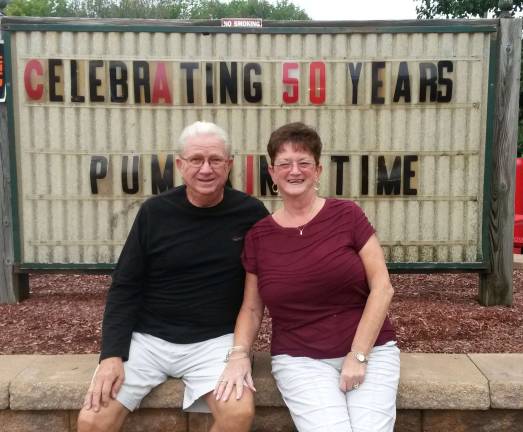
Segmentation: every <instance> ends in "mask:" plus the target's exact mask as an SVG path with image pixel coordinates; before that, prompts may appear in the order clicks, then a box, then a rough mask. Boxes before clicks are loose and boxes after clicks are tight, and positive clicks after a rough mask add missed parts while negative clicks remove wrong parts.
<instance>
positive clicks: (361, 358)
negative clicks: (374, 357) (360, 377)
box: [350, 351, 369, 364]
mask: <svg viewBox="0 0 523 432" xmlns="http://www.w3.org/2000/svg"><path fill="white" fill-rule="evenodd" d="M350 353H351V354H352V355H353V356H354V358H355V359H356V360H358V361H359V362H360V363H365V364H367V363H368V362H369V359H368V358H367V356H366V355H365V354H364V353H362V352H359V351H351V352H350Z"/></svg>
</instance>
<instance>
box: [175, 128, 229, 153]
mask: <svg viewBox="0 0 523 432" xmlns="http://www.w3.org/2000/svg"><path fill="white" fill-rule="evenodd" d="M198 135H214V136H216V137H217V138H219V139H220V140H221V141H222V142H223V145H224V146H225V153H226V154H227V156H230V155H231V144H230V142H229V135H227V132H225V131H224V130H223V129H222V128H221V127H220V126H218V125H216V124H214V123H211V122H205V121H197V122H194V123H193V124H190V125H189V126H187V127H186V128H185V129H184V130H183V131H182V133H181V134H180V139H179V140H178V141H179V142H180V152H182V153H183V152H184V151H185V148H186V146H187V141H188V140H189V138H193V137H195V136H198Z"/></svg>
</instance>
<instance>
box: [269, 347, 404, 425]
mask: <svg viewBox="0 0 523 432" xmlns="http://www.w3.org/2000/svg"><path fill="white" fill-rule="evenodd" d="M343 360H344V358H343V357H341V358H336V359H325V360H316V359H311V358H309V357H291V356H288V355H277V356H274V357H273V358H272V373H273V375H274V378H275V379H276V383H277V385H278V388H279V390H280V392H281V394H282V396H283V399H284V401H285V403H286V404H287V407H288V408H289V411H290V413H291V416H292V419H293V421H294V424H295V426H296V428H297V429H298V431H299V432H392V431H393V430H394V421H395V419H396V393H397V389H398V383H399V376H400V356H399V349H398V348H397V347H396V344H395V342H388V343H387V344H385V345H382V346H377V347H374V348H373V349H372V351H371V353H370V355H369V363H368V365H367V371H366V373H365V380H364V382H363V384H361V385H360V386H359V388H358V389H355V390H351V391H348V392H347V393H343V392H342V391H341V390H340V388H339V380H340V371H341V366H342V364H343Z"/></svg>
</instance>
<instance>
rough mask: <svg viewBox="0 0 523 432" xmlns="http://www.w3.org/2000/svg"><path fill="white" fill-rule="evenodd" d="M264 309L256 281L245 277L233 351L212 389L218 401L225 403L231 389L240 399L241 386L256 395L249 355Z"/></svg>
mask: <svg viewBox="0 0 523 432" xmlns="http://www.w3.org/2000/svg"><path fill="white" fill-rule="evenodd" d="M263 309H264V305H263V302H262V299H261V297H260V294H259V292H258V277H257V276H256V275H255V274H252V273H247V274H246V276H245V290H244V294H243V303H242V306H241V308H240V312H239V314H238V318H237V319H236V327H235V329H234V350H231V351H230V353H229V356H228V361H227V366H226V367H225V369H224V371H223V373H222V376H221V377H220V381H218V383H216V388H215V389H214V394H215V395H216V399H217V400H219V399H222V400H224V401H226V400H228V399H229V396H230V394H231V393H232V390H233V387H234V386H236V399H240V398H241V397H242V394H243V385H244V383H245V384H247V386H248V387H249V388H250V389H251V390H252V391H256V389H255V388H254V383H253V380H252V375H251V359H250V352H251V347H252V344H253V343H254V340H255V338H256V336H257V334H258V330H259V329H260V324H261V321H262V318H263Z"/></svg>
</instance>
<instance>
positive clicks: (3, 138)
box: [0, 103, 19, 303]
mask: <svg viewBox="0 0 523 432" xmlns="http://www.w3.org/2000/svg"><path fill="white" fill-rule="evenodd" d="M0 175H1V178H2V182H1V183H0V217H1V218H2V219H1V220H2V229H1V230H0V303H16V302H17V301H18V299H19V295H18V294H19V293H18V292H17V291H18V287H17V286H16V285H17V283H16V276H14V274H13V264H14V253H13V224H12V220H11V219H12V217H11V214H12V213H11V175H10V172H9V139H8V133H7V106H6V104H5V103H4V104H0Z"/></svg>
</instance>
